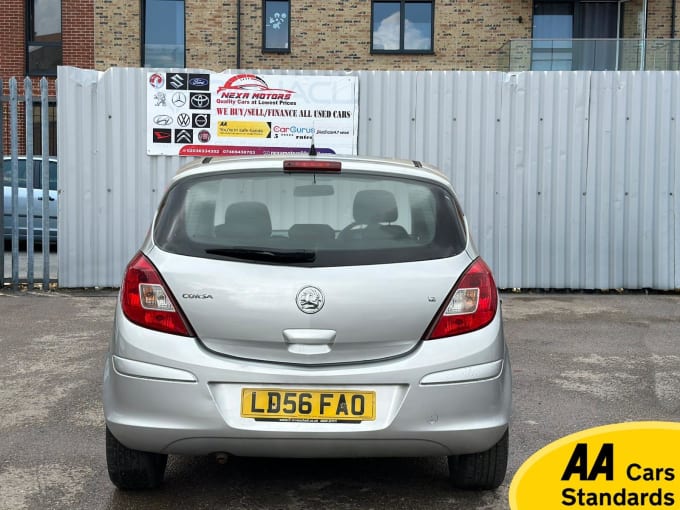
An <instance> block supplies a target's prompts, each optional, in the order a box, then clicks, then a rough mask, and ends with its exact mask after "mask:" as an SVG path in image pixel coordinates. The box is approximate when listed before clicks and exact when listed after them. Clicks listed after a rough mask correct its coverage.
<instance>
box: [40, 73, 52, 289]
mask: <svg viewBox="0 0 680 510" xmlns="http://www.w3.org/2000/svg"><path fill="white" fill-rule="evenodd" d="M48 113H49V101H48V87H47V78H45V77H43V78H42V79H41V80H40V147H41V151H42V169H41V170H42V190H43V191H42V193H43V194H42V196H43V201H42V256H43V277H42V279H43V283H42V289H43V291H46V290H49V288H50V210H49V203H50V201H49V200H48V199H46V197H49V196H50V142H49V131H50V124H49V119H48Z"/></svg>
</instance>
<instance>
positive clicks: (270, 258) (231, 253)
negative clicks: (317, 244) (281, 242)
mask: <svg viewBox="0 0 680 510" xmlns="http://www.w3.org/2000/svg"><path fill="white" fill-rule="evenodd" d="M205 252H206V253H207V254H209V255H223V256H225V257H233V258H237V259H244V260H257V261H264V262H283V263H286V262H314V260H315V259H316V252H315V251H312V250H273V249H271V250H270V249H265V248H208V249H206V250H205Z"/></svg>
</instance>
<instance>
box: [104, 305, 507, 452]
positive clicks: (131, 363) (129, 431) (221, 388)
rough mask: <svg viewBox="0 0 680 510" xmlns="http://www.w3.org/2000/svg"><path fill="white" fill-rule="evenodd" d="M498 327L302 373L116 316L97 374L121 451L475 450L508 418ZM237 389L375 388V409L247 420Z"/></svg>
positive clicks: (301, 369) (504, 352) (504, 357)
mask: <svg viewBox="0 0 680 510" xmlns="http://www.w3.org/2000/svg"><path fill="white" fill-rule="evenodd" d="M500 324H501V322H500V318H497V319H496V320H495V321H494V322H493V323H492V324H491V325H490V326H488V327H487V328H484V330H483V331H478V332H474V333H471V334H468V335H463V336H461V337H458V338H455V339H442V340H434V341H428V342H423V343H422V344H421V345H420V346H419V347H418V348H417V349H416V350H414V351H413V352H411V353H410V354H408V355H406V356H402V357H400V358H397V359H393V360H385V361H380V362H372V363H366V364H353V365H346V366H330V367H315V368H310V367H296V366H281V365H274V364H270V363H256V362H244V361H243V360H238V359H232V358H227V357H224V356H218V355H215V354H213V353H210V352H208V351H206V350H205V349H203V348H202V347H201V346H200V344H199V343H198V342H197V341H195V340H193V339H189V338H182V337H176V336H173V335H165V334H162V333H156V332H153V331H149V330H146V329H143V328H139V327H138V326H135V325H134V324H131V323H130V322H129V321H127V319H125V318H124V317H123V316H122V314H120V313H117V316H116V328H115V332H114V342H113V348H112V351H113V352H114V353H115V354H112V353H109V354H108V355H107V358H106V366H105V371H104V395H103V397H104V411H105V417H106V422H107V425H108V427H109V428H110V430H111V432H112V433H113V435H114V436H115V437H116V438H117V439H118V440H119V441H120V442H121V443H123V444H124V445H126V446H127V447H129V448H134V449H137V450H144V451H153V452H164V453H174V454H188V455H202V454H210V453H215V452H226V453H229V454H234V455H243V456H267V457H361V456H393V457H399V456H440V455H454V454H462V453H474V452H480V451H484V450H486V449H488V448H490V447H491V446H493V445H494V444H495V443H496V442H497V441H498V440H499V439H500V438H501V436H502V435H503V433H504V432H505V430H506V429H507V427H508V422H509V418H510V408H511V375H510V363H509V358H508V354H507V349H505V344H504V340H503V332H502V327H501V325H500ZM463 337H467V338H463ZM474 345H478V346H479V349H477V350H475V349H472V348H470V346H474ZM453 347H457V349H453ZM455 352H458V354H453V353H455ZM489 358H490V359H489ZM244 387H248V388H285V389H307V390H314V389H322V390H331V391H332V390H341V389H350V390H354V391H362V390H366V391H375V393H376V416H375V420H371V421H362V422H360V423H306V422H271V421H256V420H253V419H250V418H243V417H241V390H242V388H244Z"/></svg>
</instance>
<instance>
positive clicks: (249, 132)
mask: <svg viewBox="0 0 680 510" xmlns="http://www.w3.org/2000/svg"><path fill="white" fill-rule="evenodd" d="M270 134H271V127H270V125H269V123H268V122H259V121H249V120H221V121H219V122H218V123H217V136H219V137H222V138H227V137H235V138H269V135H270Z"/></svg>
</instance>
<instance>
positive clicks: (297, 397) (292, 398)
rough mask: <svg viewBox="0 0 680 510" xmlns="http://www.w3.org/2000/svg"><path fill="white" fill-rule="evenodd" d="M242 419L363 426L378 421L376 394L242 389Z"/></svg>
mask: <svg viewBox="0 0 680 510" xmlns="http://www.w3.org/2000/svg"><path fill="white" fill-rule="evenodd" d="M241 416H242V417H244V418H255V419H256V420H266V421H295V422H299V421H302V422H312V423H360V422H362V421H371V420H375V392H374V391H336V390H327V391H326V390H290V389H281V388H243V390H242V391H241Z"/></svg>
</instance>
